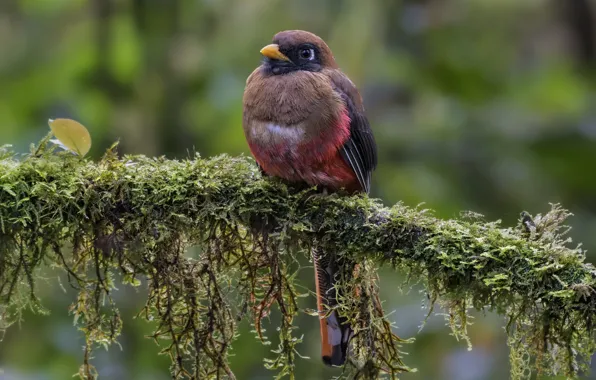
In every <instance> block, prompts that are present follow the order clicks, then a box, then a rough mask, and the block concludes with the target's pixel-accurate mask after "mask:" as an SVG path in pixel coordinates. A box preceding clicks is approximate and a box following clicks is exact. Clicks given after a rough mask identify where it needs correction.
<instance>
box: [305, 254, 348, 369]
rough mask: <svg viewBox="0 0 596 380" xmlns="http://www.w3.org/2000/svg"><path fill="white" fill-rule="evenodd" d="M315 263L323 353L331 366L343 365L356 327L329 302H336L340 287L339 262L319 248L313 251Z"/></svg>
mask: <svg viewBox="0 0 596 380" xmlns="http://www.w3.org/2000/svg"><path fill="white" fill-rule="evenodd" d="M312 255H313V262H314V267H315V282H316V290H317V309H318V312H319V315H320V316H321V317H322V316H324V315H327V314H328V315H327V316H326V317H324V318H320V319H319V323H320V326H321V357H322V359H323V362H324V363H325V364H326V365H329V366H341V365H343V364H344V363H345V362H346V357H347V353H348V345H349V343H350V339H351V338H352V335H353V330H352V328H351V327H350V325H349V323H348V322H347V321H346V319H345V318H343V317H341V316H339V315H338V314H337V312H336V311H332V312H331V313H328V309H327V306H330V307H333V306H335V305H337V290H336V288H335V286H334V285H335V281H336V279H335V275H336V272H337V265H336V263H335V262H334V259H333V257H327V256H326V255H324V254H321V253H320V252H318V251H317V250H316V249H313V251H312Z"/></svg>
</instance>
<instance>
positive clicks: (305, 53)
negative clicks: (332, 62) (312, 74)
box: [298, 49, 315, 61]
mask: <svg viewBox="0 0 596 380" xmlns="http://www.w3.org/2000/svg"><path fill="white" fill-rule="evenodd" d="M298 54H299V55H300V58H302V59H308V60H309V61H312V60H313V59H314V58H315V51H314V49H300V52H299V53H298Z"/></svg>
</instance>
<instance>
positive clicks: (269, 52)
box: [261, 44, 290, 62]
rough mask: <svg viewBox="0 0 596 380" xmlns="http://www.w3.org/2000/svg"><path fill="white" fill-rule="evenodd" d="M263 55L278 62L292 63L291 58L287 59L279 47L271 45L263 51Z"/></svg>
mask: <svg viewBox="0 0 596 380" xmlns="http://www.w3.org/2000/svg"><path fill="white" fill-rule="evenodd" d="M261 54H263V55H264V56H265V57H267V58H271V59H277V60H278V61H288V62H289V61H290V58H288V57H286V56H285V54H283V53H282V52H281V51H279V45H277V44H271V45H267V46H265V47H264V48H262V49H261Z"/></svg>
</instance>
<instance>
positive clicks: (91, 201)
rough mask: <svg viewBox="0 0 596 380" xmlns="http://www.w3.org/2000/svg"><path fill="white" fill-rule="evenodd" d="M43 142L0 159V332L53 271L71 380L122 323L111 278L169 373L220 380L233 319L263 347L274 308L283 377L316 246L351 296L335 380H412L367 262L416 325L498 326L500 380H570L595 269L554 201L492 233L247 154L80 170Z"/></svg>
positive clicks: (587, 332)
mask: <svg viewBox="0 0 596 380" xmlns="http://www.w3.org/2000/svg"><path fill="white" fill-rule="evenodd" d="M46 144H47V141H45V140H44V141H43V142H42V143H41V144H40V145H39V146H37V147H33V148H32V152H31V153H30V154H29V155H26V156H24V157H20V158H19V159H18V157H16V156H15V155H14V153H11V152H10V151H8V150H7V149H4V150H0V329H3V328H6V327H8V325H9V324H10V323H12V322H14V321H15V320H17V319H18V318H20V311H21V310H22V309H23V308H24V307H34V308H37V309H40V310H41V303H40V300H38V298H37V296H36V291H35V287H36V281H35V278H36V273H37V272H38V270H39V269H40V268H41V267H42V266H43V265H47V264H50V265H54V266H57V267H59V268H62V269H63V270H65V271H66V273H67V275H68V278H69V280H70V283H71V284H72V285H73V286H75V287H76V288H77V290H78V298H77V301H76V302H75V303H74V304H73V305H72V307H71V312H72V313H73V315H74V317H75V320H76V321H77V323H78V326H79V328H80V329H81V330H83V331H84V332H85V334H86V337H87V347H86V349H85V358H84V359H85V360H84V363H83V365H82V366H81V369H80V375H81V376H82V377H84V378H89V377H94V376H95V375H96V373H95V369H94V368H93V366H92V364H90V363H89V355H90V352H91V350H92V349H93V347H94V346H96V345H97V344H101V345H107V344H110V343H112V342H114V341H115V340H116V339H117V337H118V335H119V333H120V330H121V328H122V322H121V320H120V317H119V313H118V308H117V305H116V302H115V301H114V300H113V299H112V297H111V295H112V293H113V292H114V291H115V287H116V285H117V283H119V282H125V283H127V284H130V285H132V286H139V285H140V284H141V283H142V282H145V283H146V284H147V285H148V288H149V294H148V298H147V303H146V306H145V307H144V309H143V310H141V311H140V313H139V314H140V315H142V316H143V317H144V318H146V319H148V320H154V321H156V329H155V332H154V336H153V337H154V338H155V340H156V341H157V342H158V343H159V344H160V345H162V346H163V354H166V355H169V356H170V357H171V359H172V368H171V369H172V374H173V375H174V376H176V377H189V378H190V377H199V378H216V377H220V378H221V377H223V378H233V377H234V375H233V373H232V371H231V370H230V368H229V365H228V362H227V355H228V351H229V348H230V345H231V343H232V341H233V340H234V338H235V336H236V334H237V330H236V324H237V322H238V320H240V319H242V318H249V319H250V320H251V321H252V323H253V325H254V327H255V331H256V334H257V336H258V337H259V338H260V339H262V340H264V341H266V340H267V339H269V338H268V337H267V336H265V335H264V334H263V333H262V329H261V321H262V320H263V318H266V317H267V316H268V315H269V313H270V311H271V309H272V308H274V309H275V310H279V311H280V312H281V316H282V317H281V322H280V329H279V339H278V340H279V345H278V348H277V349H276V350H274V354H275V355H274V356H273V358H268V359H266V363H265V364H266V365H267V366H268V367H270V368H272V369H275V370H276V371H277V373H278V375H279V376H285V375H289V376H290V377H292V376H293V375H292V374H293V368H294V366H295V362H296V360H301V359H298V358H297V356H298V353H297V349H298V348H299V345H298V344H299V343H300V339H299V338H297V337H296V336H294V335H293V331H294V330H295V327H294V326H293V325H292V322H293V317H294V316H295V315H296V313H297V312H299V310H300V309H299V307H298V306H297V298H298V297H300V296H301V294H299V292H297V290H296V288H295V274H296V271H297V265H298V264H297V263H298V261H299V260H298V259H299V258H300V255H308V252H310V249H312V248H313V246H315V245H316V246H318V247H320V248H321V249H323V250H324V251H326V252H333V253H334V254H336V255H338V257H339V258H340V259H341V261H342V262H344V263H345V265H344V267H343V269H342V273H343V274H342V281H340V283H341V285H340V286H342V287H344V289H343V290H344V292H343V294H346V295H350V296H345V297H344V298H345V299H342V300H340V302H339V305H338V306H337V307H338V309H339V311H340V313H342V314H343V315H346V316H347V317H348V318H349V319H350V320H351V321H352V322H353V324H354V325H355V326H356V328H355V329H356V332H357V334H356V338H355V339H354V343H353V355H352V356H353V360H352V362H351V363H350V365H349V366H348V368H347V369H345V370H344V375H345V376H352V377H356V378H376V377H378V376H381V375H382V374H389V375H390V376H396V374H398V373H400V372H403V371H407V370H409V369H408V367H407V366H406V365H405V364H404V363H403V362H402V360H401V352H400V348H401V346H402V344H403V343H404V341H403V340H401V339H400V338H398V337H397V336H395V335H394V334H392V333H391V324H390V322H389V320H388V319H387V318H386V317H385V314H384V313H383V311H382V308H381V307H380V304H381V302H380V300H379V299H378V285H377V284H376V279H375V278H376V269H377V268H378V267H379V266H380V265H389V266H392V267H394V268H395V269H399V270H402V271H405V272H406V273H407V274H408V276H409V278H411V279H414V280H415V281H419V282H421V283H422V284H423V285H424V286H425V287H426V290H427V294H428V296H429V298H430V300H431V310H429V314H430V312H431V311H432V305H434V304H435V303H440V304H441V306H442V307H445V308H447V309H448V310H449V313H448V316H447V318H448V322H449V324H450V326H451V328H452V330H453V332H454V334H455V336H456V337H460V338H464V339H467V337H466V327H467V325H468V324H469V320H468V317H467V315H468V314H467V313H468V310H469V309H471V308H474V309H479V310H495V311H497V312H498V313H500V314H502V315H504V316H506V322H507V325H506V332H507V334H508V343H509V346H510V350H511V354H510V358H511V365H512V367H511V368H512V377H513V378H527V377H529V376H530V375H531V371H532V372H536V373H538V374H560V375H566V376H569V377H576V376H578V375H579V374H580V373H582V371H583V370H584V369H585V368H587V365H586V364H587V363H589V358H590V356H591V355H592V354H593V353H594V352H595V351H596V349H595V345H594V333H595V329H594V321H595V318H596V317H595V316H596V292H595V290H594V285H595V283H596V270H595V269H594V267H592V266H591V265H590V264H587V263H585V262H584V259H585V256H584V254H583V252H582V250H581V249H579V248H578V247H573V246H571V245H570V244H571V242H570V240H569V239H567V238H566V237H565V233H566V232H567V228H566V227H565V226H564V225H563V223H564V221H565V219H566V218H567V217H568V216H569V214H568V213H567V212H566V211H565V210H564V209H562V208H560V207H559V206H556V205H555V206H553V207H552V209H551V210H550V211H549V212H548V213H546V214H545V215H538V216H535V217H531V216H530V215H528V214H523V215H522V218H521V219H520V222H519V225H518V226H515V227H512V228H503V227H501V226H500V224H499V223H498V222H486V221H484V220H483V219H482V218H481V217H479V216H477V215H474V214H471V213H468V214H466V215H462V218H461V219H459V220H455V219H454V220H440V219H437V218H436V217H434V216H433V215H432V213H430V212H429V211H427V210H420V209H412V208H409V207H406V206H404V205H403V204H396V205H394V206H392V207H385V206H383V205H382V204H381V203H380V202H379V201H378V200H375V199H369V198H368V197H366V196H363V195H359V196H345V195H342V194H334V195H330V196H324V195H320V194H318V193H316V192H315V191H314V190H313V189H296V188H292V187H289V186H288V185H286V184H283V183H281V182H279V181H277V180H275V179H270V178H263V177H262V176H261V175H260V173H259V172H258V170H257V169H256V167H255V166H254V164H253V162H252V161H251V160H249V159H247V158H243V157H240V158H234V157H229V156H219V157H214V158H211V159H202V158H199V157H197V158H194V159H188V160H181V161H175V160H167V159H165V158H147V157H143V156H125V157H123V158H119V157H117V155H116V154H115V153H114V152H113V151H112V150H109V151H108V152H107V153H106V154H105V156H104V157H103V158H102V159H101V160H100V161H99V162H92V161H89V160H84V159H80V158H79V157H77V156H74V155H71V154H68V153H56V152H55V151H54V150H53V149H52V148H50V147H48V146H47V145H46ZM189 252H190V253H189ZM354 263H360V264H361V265H360V270H359V272H358V274H357V275H354V273H352V271H351V269H353V264H354ZM354 276H355V277H354ZM356 295H358V296H356ZM163 338H165V339H166V340H165V342H167V343H166V344H164V341H163V340H162V339H163Z"/></svg>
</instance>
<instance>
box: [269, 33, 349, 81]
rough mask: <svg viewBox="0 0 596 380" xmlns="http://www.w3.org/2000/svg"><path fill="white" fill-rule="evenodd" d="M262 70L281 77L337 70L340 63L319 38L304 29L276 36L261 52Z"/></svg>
mask: <svg viewBox="0 0 596 380" xmlns="http://www.w3.org/2000/svg"><path fill="white" fill-rule="evenodd" d="M261 54H263V56H265V59H264V60H263V65H262V67H263V69H264V70H265V72H266V73H268V74H273V75H281V74H287V73H290V72H293V71H300V70H302V71H321V70H322V69H324V68H330V69H335V68H337V64H336V63H335V59H334V58H333V54H332V53H331V49H329V46H327V44H326V43H325V41H323V40H322V39H321V38H320V37H319V36H317V35H315V34H312V33H310V32H305V31H303V30H286V31H283V32H279V33H277V34H276V35H275V36H273V43H272V44H270V45H267V46H265V47H264V48H262V49H261Z"/></svg>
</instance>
